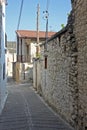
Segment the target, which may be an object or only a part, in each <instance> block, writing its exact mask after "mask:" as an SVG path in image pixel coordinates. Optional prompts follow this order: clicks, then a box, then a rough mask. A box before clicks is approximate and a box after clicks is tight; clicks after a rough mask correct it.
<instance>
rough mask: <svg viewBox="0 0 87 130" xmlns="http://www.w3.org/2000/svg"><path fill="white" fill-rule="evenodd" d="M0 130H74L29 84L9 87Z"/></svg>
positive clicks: (0, 120) (0, 118) (0, 119)
mask: <svg viewBox="0 0 87 130" xmlns="http://www.w3.org/2000/svg"><path fill="white" fill-rule="evenodd" d="M0 130H73V129H72V128H71V127H70V126H69V125H68V124H67V123H65V122H64V121H63V120H62V119H61V118H60V117H59V116H57V115H56V114H55V113H54V112H53V111H52V110H51V109H50V108H49V107H48V106H47V105H46V104H45V102H44V101H43V100H42V99H41V97H39V96H38V95H37V93H35V91H34V90H33V89H32V87H30V86H29V85H28V84H27V85H26V84H19V85H17V84H16V85H14V84H13V85H12V84H11V85H10V86H8V98H7V101H6V104H5V107H4V109H3V111H2V114H1V115H0Z"/></svg>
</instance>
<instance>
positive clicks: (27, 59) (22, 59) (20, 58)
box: [17, 55, 31, 63]
mask: <svg viewBox="0 0 87 130" xmlns="http://www.w3.org/2000/svg"><path fill="white" fill-rule="evenodd" d="M17 61H18V62H22V63H24V62H31V56H25V55H18V56H17Z"/></svg>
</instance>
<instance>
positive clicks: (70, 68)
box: [40, 0, 87, 130]
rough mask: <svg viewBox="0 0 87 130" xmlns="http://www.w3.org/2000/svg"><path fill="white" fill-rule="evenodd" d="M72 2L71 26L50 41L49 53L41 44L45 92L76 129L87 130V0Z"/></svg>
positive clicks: (52, 103)
mask: <svg viewBox="0 0 87 130" xmlns="http://www.w3.org/2000/svg"><path fill="white" fill-rule="evenodd" d="M71 3H72V11H71V14H70V16H69V18H68V24H67V26H66V27H65V28H64V29H63V30H61V31H60V32H58V33H57V34H56V35H54V36H53V37H51V38H50V39H49V40H48V44H47V52H45V53H46V54H45V53H44V44H43V45H42V46H41V59H40V60H41V62H40V68H41V72H40V73H41V93H42V95H43V97H44V98H45V100H46V101H47V102H48V103H49V104H50V105H51V106H52V107H53V108H54V109H55V110H56V111H57V112H58V113H59V114H60V115H61V116H62V117H63V118H64V119H65V120H66V121H67V122H69V123H70V124H71V125H72V126H73V127H74V128H75V130H86V129H87V100H86V99H87V72H86V71H87V60H86V59H87V1H86V0H72V1H71ZM45 57H47V68H45V64H46V63H45V60H44V59H45Z"/></svg>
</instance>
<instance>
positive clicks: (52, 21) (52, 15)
mask: <svg viewBox="0 0 87 130" xmlns="http://www.w3.org/2000/svg"><path fill="white" fill-rule="evenodd" d="M7 1H8V5H7V6H6V33H7V37H8V41H15V40H16V34H15V31H16V30H17V26H18V19H19V13H20V6H21V1H22V0H7ZM48 3H49V4H48V12H49V17H48V31H54V32H58V31H59V30H60V29H61V24H64V25H66V24H67V17H68V15H67V14H68V13H70V11H71V0H48ZM38 4H40V18H39V30H41V31H45V30H46V20H45V19H44V18H43V17H44V14H43V11H46V7H47V0H24V4H23V9H22V15H21V21H20V26H19V30H36V17H37V5H38Z"/></svg>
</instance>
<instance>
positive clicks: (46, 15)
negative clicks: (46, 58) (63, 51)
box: [43, 10, 49, 51]
mask: <svg viewBox="0 0 87 130" xmlns="http://www.w3.org/2000/svg"><path fill="white" fill-rule="evenodd" d="M43 13H44V19H45V20H46V33H45V37H46V43H45V45H44V50H45V51H47V39H48V16H49V13H48V10H46V11H43Z"/></svg>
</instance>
